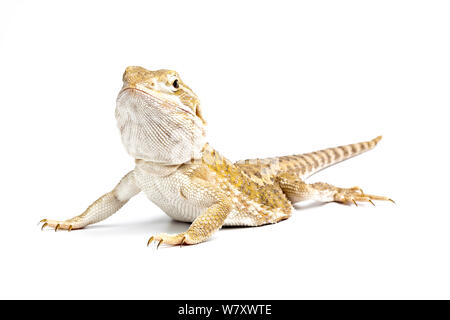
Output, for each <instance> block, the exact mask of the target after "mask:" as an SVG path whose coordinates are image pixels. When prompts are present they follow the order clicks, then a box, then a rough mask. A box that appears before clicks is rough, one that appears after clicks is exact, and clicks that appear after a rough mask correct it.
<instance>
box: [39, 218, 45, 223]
mask: <svg viewBox="0 0 450 320" xmlns="http://www.w3.org/2000/svg"><path fill="white" fill-rule="evenodd" d="M42 222H47V219H42V220H41V221H39V223H42Z"/></svg>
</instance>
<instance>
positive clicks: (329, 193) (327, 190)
mask: <svg viewBox="0 0 450 320" xmlns="http://www.w3.org/2000/svg"><path fill="white" fill-rule="evenodd" d="M277 181H278V183H279V185H280V187H281V189H282V190H283V192H284V193H285V194H286V196H287V197H288V199H289V200H290V201H291V202H292V203H295V202H300V201H305V200H315V201H321V202H331V201H335V202H340V203H345V204H349V203H354V204H355V205H358V204H357V202H358V201H360V202H370V203H371V204H373V205H375V204H374V203H373V201H372V200H385V201H391V202H394V200H392V199H391V198H388V197H383V196H376V195H372V194H366V193H364V192H363V191H362V189H361V188H359V187H353V188H339V187H335V186H333V185H331V184H328V183H324V182H316V183H311V184H309V183H306V182H304V181H303V180H301V179H299V178H297V177H296V176H295V175H292V174H289V173H284V174H281V175H279V176H278V177H277Z"/></svg>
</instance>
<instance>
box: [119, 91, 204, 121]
mask: <svg viewBox="0 0 450 320" xmlns="http://www.w3.org/2000/svg"><path fill="white" fill-rule="evenodd" d="M129 92H132V93H134V94H136V95H139V96H141V97H143V98H150V99H151V100H156V101H155V102H157V103H158V104H161V105H164V106H166V107H169V108H172V109H175V110H179V111H183V112H185V113H188V114H190V115H191V116H196V115H195V114H194V112H193V111H192V110H191V109H190V108H188V107H185V106H184V105H179V104H176V103H175V102H172V101H169V100H166V99H162V98H160V97H158V96H156V95H155V94H151V93H149V92H147V91H144V90H142V89H138V88H134V87H125V88H123V89H122V90H120V91H119V94H118V96H117V100H119V99H120V98H122V97H123V95H124V94H127V93H129ZM150 104H151V103H150Z"/></svg>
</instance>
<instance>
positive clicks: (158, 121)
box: [41, 67, 392, 247]
mask: <svg viewBox="0 0 450 320" xmlns="http://www.w3.org/2000/svg"><path fill="white" fill-rule="evenodd" d="M123 82H124V84H123V87H122V89H121V90H120V92H119V95H118V98H117V107H116V118H117V122H118V127H119V130H120V132H121V136H122V142H123V144H124V146H125V148H126V150H127V152H128V153H129V154H130V155H131V156H132V157H134V158H135V168H134V170H132V171H130V172H129V173H128V174H127V175H125V176H124V177H123V178H122V180H121V181H120V182H119V183H118V185H117V186H116V187H115V188H114V189H113V190H112V191H111V192H109V193H106V194H105V195H103V196H102V197H100V198H99V199H98V200H96V201H95V202H94V203H93V204H91V205H90V206H89V207H88V208H87V209H86V211H84V212H83V213H82V214H81V215H79V216H76V217H74V218H71V219H68V220H64V221H59V220H48V219H43V220H41V222H42V223H44V224H43V226H42V228H44V227H46V226H48V227H53V228H55V231H56V230H58V229H65V230H69V231H70V230H72V229H80V228H83V227H85V226H87V225H89V224H92V223H96V222H99V221H102V220H104V219H106V218H107V217H109V216H111V215H112V214H113V213H115V212H116V211H117V210H119V209H120V208H121V207H122V206H123V205H124V204H125V203H126V202H127V201H128V200H129V199H131V198H132V197H133V196H135V195H136V194H138V193H139V192H140V191H143V192H144V193H145V194H146V195H147V197H148V198H149V199H150V200H151V201H153V202H154V203H156V204H157V205H158V206H159V207H160V208H161V209H162V210H163V211H164V212H166V213H167V214H168V215H169V216H171V217H172V218H174V219H176V220H179V221H187V222H192V224H191V226H190V227H189V228H188V230H187V231H186V232H183V233H180V234H175V235H170V234H165V233H161V234H157V235H154V236H152V237H151V238H150V239H149V241H148V244H150V243H151V242H153V241H155V242H156V243H157V244H158V247H159V245H161V244H162V243H164V244H168V245H183V244H196V243H200V242H203V241H205V240H206V239H208V238H209V237H210V236H211V235H212V234H213V233H214V232H216V231H217V230H219V229H220V228H221V227H222V226H224V225H229V226H260V225H264V224H269V223H276V222H279V221H281V220H284V219H287V218H289V217H290V215H291V213H292V210H293V208H292V204H293V203H295V202H299V201H304V200H316V201H323V202H329V201H335V202H340V203H346V204H348V203H354V204H357V202H358V201H366V202H370V203H372V204H373V201H372V200H390V201H392V200H391V199H389V198H387V197H382V196H375V195H370V194H365V193H363V191H362V190H361V188H359V187H353V188H338V187H335V186H333V185H330V184H327V183H322V182H318V183H313V184H308V183H306V182H304V179H306V178H307V177H309V176H311V175H312V174H314V173H316V172H318V171H320V170H322V169H324V168H326V167H329V166H331V165H333V164H336V163H338V162H341V161H343V160H345V159H348V158H351V157H353V156H356V155H358V154H361V153H363V152H365V151H368V150H370V149H372V148H373V147H375V145H376V144H377V143H378V141H379V140H380V139H381V137H377V138H375V139H373V140H371V141H368V142H361V143H356V144H351V145H346V146H341V147H336V148H330V149H324V150H320V151H317V152H313V153H308V154H301V155H293V156H284V157H276V158H268V159H252V160H244V161H239V162H236V163H232V162H231V161H229V160H228V159H226V158H225V157H223V156H222V155H220V154H219V153H218V152H217V151H216V150H214V149H213V148H212V147H211V146H210V145H209V144H208V143H206V139H205V132H206V122H205V120H204V119H203V116H202V114H201V110H200V101H199V100H198V98H197V96H196V95H195V93H194V92H193V91H192V90H191V89H190V88H189V87H188V86H187V85H186V84H185V83H184V82H183V81H182V80H181V79H180V77H179V75H178V74H177V73H176V72H175V71H171V70H157V71H148V70H146V69H144V68H141V67H128V68H127V69H126V71H125V73H124V75H123Z"/></svg>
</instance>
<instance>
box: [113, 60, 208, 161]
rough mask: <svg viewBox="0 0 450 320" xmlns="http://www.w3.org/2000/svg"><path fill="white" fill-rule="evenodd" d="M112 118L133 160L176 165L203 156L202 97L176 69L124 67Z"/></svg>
mask: <svg viewBox="0 0 450 320" xmlns="http://www.w3.org/2000/svg"><path fill="white" fill-rule="evenodd" d="M116 119H117V124H118V127H119V129H120V132H121V136H122V142H123V144H124V145H125V148H126V149H127V151H128V153H129V154H130V155H132V156H133V157H135V158H136V159H143V160H146V161H152V162H158V163H164V164H180V163H184V162H186V161H189V160H191V159H196V158H199V157H201V150H202V148H203V146H204V145H205V129H206V122H205V120H204V119H203V117H202V114H201V111H200V101H199V100H198V98H197V96H196V95H195V93H194V92H193V91H192V90H191V89H190V88H189V87H188V86H187V85H186V84H185V83H184V82H183V81H182V80H181V78H180V76H179V75H178V73H177V72H175V71H172V70H164V69H163V70H157V71H149V70H146V69H144V68H142V67H128V68H126V70H125V73H124V74H123V87H122V89H121V90H120V92H119V95H118V97H117V106H116Z"/></svg>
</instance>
